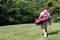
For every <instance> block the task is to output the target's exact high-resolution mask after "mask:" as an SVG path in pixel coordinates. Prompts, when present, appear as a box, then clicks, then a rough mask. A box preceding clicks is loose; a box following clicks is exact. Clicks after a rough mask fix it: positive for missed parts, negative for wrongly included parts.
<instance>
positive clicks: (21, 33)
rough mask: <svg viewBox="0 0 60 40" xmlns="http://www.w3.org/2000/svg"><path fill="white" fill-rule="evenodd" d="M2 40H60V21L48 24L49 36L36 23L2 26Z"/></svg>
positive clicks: (0, 30)
mask: <svg viewBox="0 0 60 40" xmlns="http://www.w3.org/2000/svg"><path fill="white" fill-rule="evenodd" d="M0 40H60V23H52V25H50V26H49V25H48V38H44V37H43V35H42V30H41V28H40V26H36V25H35V24H18V25H9V26H0Z"/></svg>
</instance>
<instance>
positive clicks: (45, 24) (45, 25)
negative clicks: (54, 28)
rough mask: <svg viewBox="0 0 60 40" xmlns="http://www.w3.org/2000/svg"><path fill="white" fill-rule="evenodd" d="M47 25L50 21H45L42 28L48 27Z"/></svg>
mask: <svg viewBox="0 0 60 40" xmlns="http://www.w3.org/2000/svg"><path fill="white" fill-rule="evenodd" d="M47 25H48V22H47V21H46V22H44V23H43V24H41V28H42V29H44V28H47Z"/></svg>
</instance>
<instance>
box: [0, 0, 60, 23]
mask: <svg viewBox="0 0 60 40" xmlns="http://www.w3.org/2000/svg"><path fill="white" fill-rule="evenodd" d="M35 1H36V0H35ZM35 1H33V0H32V1H31V0H26V1H22V0H3V1H0V24H15V23H32V22H34V19H35V18H36V17H38V15H39V13H40V12H41V11H43V8H44V6H46V5H48V6H49V7H50V8H49V13H50V14H51V16H52V17H53V19H52V20H53V22H59V20H60V16H59V15H60V1H59V0H46V1H41V0H37V2H35ZM51 6H52V7H51Z"/></svg>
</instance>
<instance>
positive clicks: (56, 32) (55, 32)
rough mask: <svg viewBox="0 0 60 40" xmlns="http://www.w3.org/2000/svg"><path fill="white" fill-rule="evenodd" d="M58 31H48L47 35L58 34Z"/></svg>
mask: <svg viewBox="0 0 60 40" xmlns="http://www.w3.org/2000/svg"><path fill="white" fill-rule="evenodd" d="M59 32H60V31H54V32H50V33H48V35H55V34H59Z"/></svg>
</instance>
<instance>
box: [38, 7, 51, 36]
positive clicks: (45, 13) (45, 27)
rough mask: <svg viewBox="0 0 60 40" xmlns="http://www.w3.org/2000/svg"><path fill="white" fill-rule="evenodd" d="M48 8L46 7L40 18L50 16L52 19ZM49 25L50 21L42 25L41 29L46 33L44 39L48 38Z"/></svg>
mask: <svg viewBox="0 0 60 40" xmlns="http://www.w3.org/2000/svg"><path fill="white" fill-rule="evenodd" d="M48 8H49V7H48V6H45V7H44V10H43V11H42V12H41V13H40V16H39V18H43V17H46V16H48V17H49V18H50V19H51V16H50V14H49V12H48ZM48 23H49V22H48V21H45V22H44V23H43V24H41V28H42V31H43V33H44V37H47V36H48V35H47V25H48Z"/></svg>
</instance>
